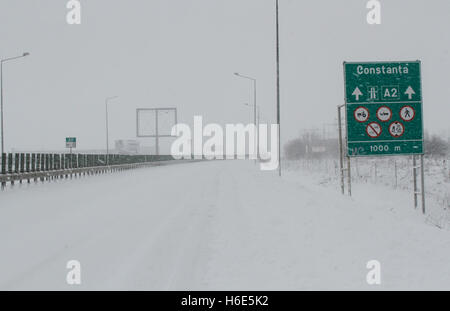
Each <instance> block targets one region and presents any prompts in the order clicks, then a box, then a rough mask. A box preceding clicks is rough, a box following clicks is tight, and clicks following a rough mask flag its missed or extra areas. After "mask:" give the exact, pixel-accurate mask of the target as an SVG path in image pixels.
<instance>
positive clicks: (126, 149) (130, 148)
mask: <svg viewBox="0 0 450 311" xmlns="http://www.w3.org/2000/svg"><path fill="white" fill-rule="evenodd" d="M139 151H140V143H139V142H138V141H137V140H132V139H120V140H116V152H117V153H118V154H126V155H133V154H139Z"/></svg>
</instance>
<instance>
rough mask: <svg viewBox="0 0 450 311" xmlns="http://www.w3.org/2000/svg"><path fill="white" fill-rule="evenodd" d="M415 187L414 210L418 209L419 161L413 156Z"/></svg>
mask: <svg viewBox="0 0 450 311" xmlns="http://www.w3.org/2000/svg"><path fill="white" fill-rule="evenodd" d="M412 157H413V185H414V208H417V161H416V156H415V155H413V156H412Z"/></svg>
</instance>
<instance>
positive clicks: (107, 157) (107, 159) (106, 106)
mask: <svg viewBox="0 0 450 311" xmlns="http://www.w3.org/2000/svg"><path fill="white" fill-rule="evenodd" d="M118 97H119V96H111V97H107V98H106V99H105V110H106V165H108V164H109V127H108V104H109V102H110V101H111V100H113V99H116V98H118Z"/></svg>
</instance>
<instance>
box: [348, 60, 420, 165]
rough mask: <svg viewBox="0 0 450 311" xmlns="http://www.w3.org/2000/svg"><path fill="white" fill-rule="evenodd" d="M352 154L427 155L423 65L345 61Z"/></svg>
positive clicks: (350, 151) (349, 138)
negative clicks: (424, 146)
mask: <svg viewBox="0 0 450 311" xmlns="http://www.w3.org/2000/svg"><path fill="white" fill-rule="evenodd" d="M344 79H345V102H346V120H347V122H346V123H347V155H348V156H350V157H360V156H385V155H406V154H423V118H422V85H421V74H420V61H412V62H365V63H364V62H363V63H347V62H344Z"/></svg>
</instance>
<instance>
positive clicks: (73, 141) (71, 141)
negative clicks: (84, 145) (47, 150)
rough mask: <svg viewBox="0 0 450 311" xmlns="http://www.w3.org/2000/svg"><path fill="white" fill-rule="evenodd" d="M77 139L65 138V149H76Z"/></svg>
mask: <svg viewBox="0 0 450 311" xmlns="http://www.w3.org/2000/svg"><path fill="white" fill-rule="evenodd" d="M76 147H77V138H76V137H66V148H71V149H72V148H76Z"/></svg>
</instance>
